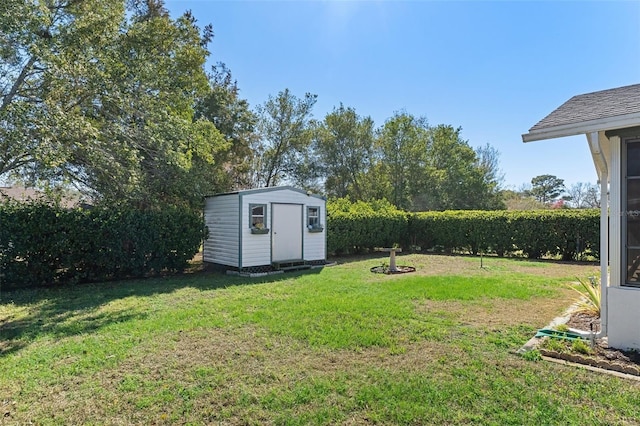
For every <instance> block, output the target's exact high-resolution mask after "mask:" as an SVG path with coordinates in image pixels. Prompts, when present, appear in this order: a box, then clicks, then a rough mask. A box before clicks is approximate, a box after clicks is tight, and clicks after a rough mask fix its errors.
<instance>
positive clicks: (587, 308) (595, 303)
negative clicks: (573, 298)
mask: <svg viewBox="0 0 640 426" xmlns="http://www.w3.org/2000/svg"><path fill="white" fill-rule="evenodd" d="M578 282H579V283H580V288H575V287H571V289H573V290H574V291H576V292H577V293H578V294H580V295H581V296H582V298H581V299H580V301H579V302H578V305H577V311H578V312H585V313H589V314H592V315H596V316H600V300H601V296H602V294H601V291H600V282H599V280H598V279H597V278H596V277H589V282H585V281H583V280H581V279H580V278H578Z"/></svg>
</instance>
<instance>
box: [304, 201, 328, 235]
mask: <svg viewBox="0 0 640 426" xmlns="http://www.w3.org/2000/svg"><path fill="white" fill-rule="evenodd" d="M313 209H315V210H316V211H317V213H316V214H315V215H313V216H312V215H311V211H312V210H313ZM321 212H322V208H321V207H320V206H307V229H308V230H309V232H322V231H323V230H324V227H323V226H322V222H321V221H320V219H321V217H322V216H321ZM311 219H314V223H313V224H312V223H311Z"/></svg>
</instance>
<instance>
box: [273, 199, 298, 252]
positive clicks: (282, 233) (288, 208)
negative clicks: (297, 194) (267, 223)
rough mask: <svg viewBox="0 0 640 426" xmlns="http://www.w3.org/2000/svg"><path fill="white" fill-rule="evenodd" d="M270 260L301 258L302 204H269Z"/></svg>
mask: <svg viewBox="0 0 640 426" xmlns="http://www.w3.org/2000/svg"><path fill="white" fill-rule="evenodd" d="M271 215H272V216H271V228H272V229H271V231H272V232H271V252H272V255H271V260H272V262H280V261H283V260H300V259H302V219H303V217H302V205H299V204H273V205H272V206H271Z"/></svg>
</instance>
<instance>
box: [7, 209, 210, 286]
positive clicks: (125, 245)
mask: <svg viewBox="0 0 640 426" xmlns="http://www.w3.org/2000/svg"><path fill="white" fill-rule="evenodd" d="M0 224H1V225H0V280H2V281H1V282H0V284H1V285H2V288H3V289H6V288H17V287H24V286H33V285H49V284H55V283H59V282H71V283H74V282H75V283H78V282H90V281H104V280H110V279H119V278H125V277H141V276H146V275H149V274H153V273H158V272H162V271H180V270H183V269H184V268H185V267H186V266H187V264H188V261H189V260H190V259H192V258H193V256H194V254H195V253H197V252H198V249H199V247H200V244H201V242H202V240H203V238H204V236H205V228H204V225H203V221H202V217H201V215H199V214H197V213H193V212H189V211H185V210H178V209H174V208H167V209H165V210H163V211H139V210H133V209H93V210H68V209H63V208H58V207H53V206H49V205H46V204H43V203H36V204H17V203H5V204H0Z"/></svg>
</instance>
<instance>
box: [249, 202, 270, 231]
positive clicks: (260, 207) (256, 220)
mask: <svg viewBox="0 0 640 426" xmlns="http://www.w3.org/2000/svg"><path fill="white" fill-rule="evenodd" d="M266 223H267V205H266V204H249V227H250V228H252V229H265V228H266V227H267V226H266Z"/></svg>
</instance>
